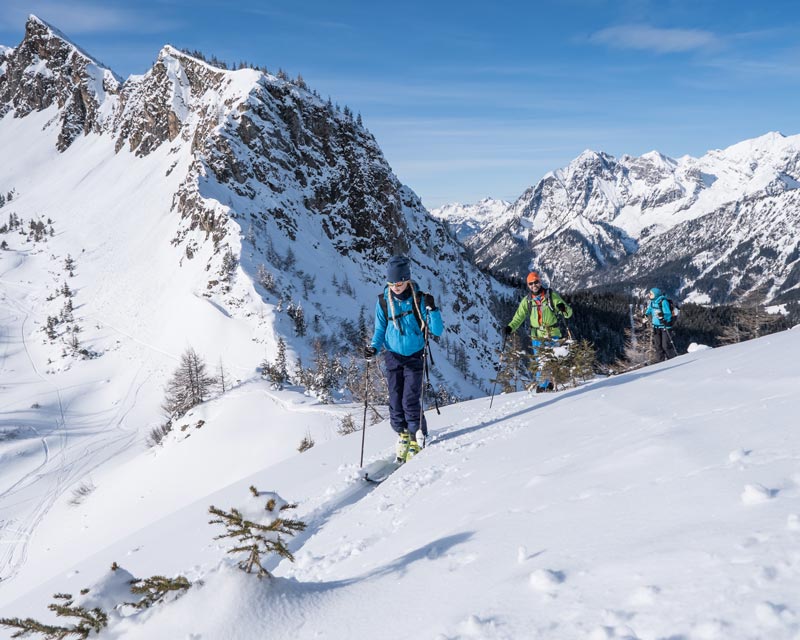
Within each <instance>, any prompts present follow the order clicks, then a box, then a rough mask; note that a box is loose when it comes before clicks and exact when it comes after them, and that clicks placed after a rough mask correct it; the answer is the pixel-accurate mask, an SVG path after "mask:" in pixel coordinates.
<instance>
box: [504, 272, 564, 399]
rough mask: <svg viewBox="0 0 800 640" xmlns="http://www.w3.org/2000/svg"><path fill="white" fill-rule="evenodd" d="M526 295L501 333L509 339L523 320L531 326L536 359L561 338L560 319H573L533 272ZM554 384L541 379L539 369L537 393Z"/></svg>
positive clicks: (562, 301) (560, 299) (551, 388)
mask: <svg viewBox="0 0 800 640" xmlns="http://www.w3.org/2000/svg"><path fill="white" fill-rule="evenodd" d="M527 285H528V290H529V291H530V294H529V295H526V296H525V297H524V298H523V299H522V300H521V301H520V303H519V307H517V312H516V313H515V314H514V317H513V318H512V319H511V322H509V323H508V325H507V326H506V327H504V328H503V333H505V335H506V336H510V335H511V334H512V333H514V332H515V331H516V330H517V329H519V328H520V327H521V326H522V324H523V323H524V322H525V320H526V319H529V322H530V326H531V351H532V352H533V357H534V358H537V356H538V353H539V350H540V349H541V348H542V347H555V346H556V345H557V344H558V341H559V340H560V338H561V329H559V327H558V320H559V316H563V317H564V318H571V317H572V308H571V307H570V306H569V305H568V304H567V303H566V302H564V299H563V298H562V297H561V296H560V295H559V294H558V293H556V292H555V291H553V290H551V289H548V288H546V287H544V286H543V285H542V280H541V278H540V277H539V274H538V273H537V272H536V271H531V272H530V273H529V274H528V278H527ZM552 390H553V382H552V381H551V380H548V379H546V378H544V377H543V376H542V372H541V367H539V368H538V369H537V371H536V393H541V392H542V391H552Z"/></svg>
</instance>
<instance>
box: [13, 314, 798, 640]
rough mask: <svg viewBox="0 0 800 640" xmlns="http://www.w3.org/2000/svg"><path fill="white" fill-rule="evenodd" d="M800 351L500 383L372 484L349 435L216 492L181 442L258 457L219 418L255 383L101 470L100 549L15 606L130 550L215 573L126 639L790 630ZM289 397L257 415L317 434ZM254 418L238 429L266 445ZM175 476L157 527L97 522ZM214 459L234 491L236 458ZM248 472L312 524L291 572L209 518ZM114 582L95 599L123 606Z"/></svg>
mask: <svg viewBox="0 0 800 640" xmlns="http://www.w3.org/2000/svg"><path fill="white" fill-rule="evenodd" d="M799 357H800V333H798V330H797V329H795V330H794V331H789V332H785V333H782V334H774V335H771V336H768V337H766V338H762V339H759V340H754V341H751V342H748V343H742V344H738V345H734V346H730V347H725V348H721V349H718V350H705V351H695V352H693V353H691V354H689V355H685V356H681V357H679V358H676V359H674V360H671V361H669V362H666V363H662V364H660V365H657V366H653V367H649V368H646V369H643V370H640V371H637V372H634V373H629V374H623V375H620V376H616V377H613V378H609V379H605V380H601V381H597V382H594V383H592V384H589V385H585V386H583V387H581V388H578V389H575V390H572V391H567V392H561V393H557V394H552V395H547V396H541V395H539V396H530V395H528V394H527V393H517V394H510V395H507V396H501V397H499V398H496V399H495V403H494V407H493V408H492V409H489V406H488V405H489V403H488V402H487V400H486V399H480V400H474V401H471V402H466V403H463V404H459V405H451V406H448V407H445V408H444V409H443V410H442V415H441V416H434V415H431V426H432V429H433V430H434V431H435V432H436V435H437V440H436V441H435V442H434V443H433V444H432V445H431V446H430V447H429V448H428V449H426V450H425V451H424V452H423V453H422V454H421V455H420V456H419V457H418V458H416V459H415V460H413V461H412V462H410V463H409V464H407V465H406V466H404V467H402V468H401V469H400V470H399V471H397V472H396V473H395V474H394V475H393V476H391V477H390V478H389V479H388V480H387V481H385V482H384V483H383V484H380V485H378V486H374V485H368V484H366V483H363V482H362V481H360V480H358V479H357V478H356V469H357V461H358V452H359V446H360V436H361V434H359V433H355V434H352V435H350V436H347V437H335V438H331V439H330V441H328V442H325V443H319V444H318V445H317V446H316V447H314V448H313V449H311V450H310V451H308V452H307V453H305V454H303V455H302V456H300V457H299V458H293V459H291V460H287V461H285V462H281V463H278V464H274V465H272V464H269V461H265V464H264V467H263V468H262V469H260V470H258V471H256V472H254V473H253V474H252V475H251V476H249V477H246V478H243V479H241V480H238V481H236V482H234V483H233V484H231V485H230V486H227V487H222V486H220V489H219V490H218V491H213V492H209V493H207V495H206V492H207V488H204V487H199V486H197V485H198V483H199V482H200V481H201V480H200V478H199V476H198V475H193V472H192V471H193V470H192V469H191V468H190V467H187V466H186V465H185V464H184V463H183V462H181V459H182V458H184V457H185V454H184V452H183V451H182V448H184V447H187V446H192V447H194V449H193V451H192V454H191V456H186V458H187V459H188V457H194V456H198V455H199V456H202V455H204V454H207V455H211V456H216V455H219V456H222V459H224V457H225V456H227V455H229V453H234V454H236V455H242V456H243V458H242V459H243V460H249V459H250V458H251V456H250V452H246V451H245V450H243V449H242V447H241V445H240V444H239V443H238V441H232V442H228V441H227V440H226V439H225V438H220V437H219V435H221V434H222V433H223V432H224V431H225V430H226V429H227V428H228V427H227V424H225V423H224V422H221V421H219V420H217V419H214V418H213V417H212V415H213V414H217V415H218V416H228V417H234V418H242V417H244V416H245V415H247V414H248V410H247V405H246V400H245V398H247V397H248V396H249V397H250V398H251V399H252V398H253V397H255V396H257V395H259V394H261V393H265V392H266V393H269V392H267V391H265V390H264V389H263V388H262V389H259V388H257V387H251V388H244V389H242V390H241V394H240V395H239V396H237V397H231V398H223V399H221V400H220V401H219V403H218V404H216V405H215V407H213V408H212V407H209V408H208V409H207V413H205V414H204V417H207V418H209V419H208V421H207V422H206V423H205V424H204V425H203V426H202V428H201V429H196V430H195V431H194V432H192V435H191V437H190V438H189V439H188V440H187V439H184V440H182V441H177V440H176V441H174V442H170V443H169V444H168V445H167V447H165V448H164V450H163V451H161V452H159V454H158V456H156V457H152V458H142V459H141V460H140V461H139V462H138V463H137V464H135V465H132V466H130V467H128V468H120V469H117V470H116V471H115V472H114V473H113V474H109V475H106V476H103V477H102V478H99V479H98V482H97V485H98V486H97V489H96V491H95V492H94V493H93V494H92V495H90V496H88V497H87V498H86V499H85V500H84V501H83V502H82V504H80V505H79V506H77V507H73V508H72V511H71V512H69V514H68V515H65V520H64V521H63V522H64V523H65V524H68V525H69V526H70V527H78V526H80V527H81V530H82V536H84V537H85V538H86V540H85V542H80V541H73V542H71V543H70V544H71V549H72V551H71V553H72V556H71V557H73V558H74V559H75V560H76V563H75V565H74V566H73V567H71V568H67V567H66V566H59V567H58V568H57V569H56V568H55V567H51V569H50V570H49V571H45V573H44V574H42V575H41V576H40V581H39V582H40V584H38V586H37V585H36V584H35V583H36V582H37V581H36V580H30V581H29V582H28V583H27V584H26V586H27V587H33V588H32V590H31V591H28V592H27V593H25V594H22V593H19V594H18V596H19V598H18V599H17V600H16V601H14V602H10V603H8V605H7V606H5V607H4V608H3V609H2V612H0V613H2V615H19V616H27V615H31V616H33V617H35V618H39V619H42V618H45V617H46V615H45V604H46V603H47V602H49V596H50V595H51V594H53V593H56V592H68V593H77V591H78V590H79V589H81V588H83V587H91V586H93V585H95V584H96V583H98V581H99V580H101V578H103V576H107V575H108V574H109V567H110V565H111V563H112V562H114V561H116V562H118V563H119V564H120V565H122V566H123V567H124V568H125V569H127V570H128V571H130V572H131V573H132V574H133V575H136V576H138V577H146V576H149V575H152V574H156V573H158V574H165V575H168V576H174V575H176V574H183V575H186V576H187V577H189V578H190V579H191V580H193V581H200V580H202V584H199V583H198V584H196V585H195V586H194V587H192V589H191V590H190V591H189V592H188V593H187V594H186V595H185V596H183V597H182V598H181V599H179V600H178V601H177V602H174V603H170V604H165V605H157V606H156V607H155V608H154V609H152V610H150V611H148V612H145V613H142V614H137V613H136V612H135V611H134V610H132V609H131V608H130V607H128V608H123V609H122V610H120V611H118V612H112V616H111V625H112V626H111V627H110V629H109V630H108V636H109V637H114V638H126V639H127V638H148V639H152V638H164V639H166V638H175V637H203V638H206V637H208V638H215V639H217V638H218V639H223V638H236V639H245V638H247V639H249V638H261V637H270V638H287V639H289V638H291V639H295V638H303V639H305V638H331V639H338V638H342V639H343V638H353V637H359V638H361V637H377V636H380V637H381V638H387V639H401V638H403V639H404V638H437V639H444V638H458V639H467V638H504V639H505V638H537V639H542V640H556V639H557V640H562V639H563V638H587V639H590V640H609V639H622V638H627V639H633V638H638V639H642V640H650V639H663V638H685V639H692V640H694V639H695V638H697V639H708V638H719V639H723V638H724V639H725V640H745V639H747V640H750V639H753V638H769V639H770V640H784V639H785V640H794V639H795V638H797V635H798V633H800V605H798V602H797V598H796V594H797V592H798V590H799V589H800V558H798V554H797V552H796V549H797V544H798V541H800V471H799V470H798V459H800V449H799V448H798V444H797V439H796V438H795V437H794V430H795V425H796V418H795V417H796V415H797V414H798V411H800V396H798V394H797V387H798V383H800V378H798V373H797V367H796V365H795V363H796V362H797V359H798V358H799ZM288 399H289V397H288V396H287V397H284V398H283V399H281V398H278V397H276V398H274V400H276V401H277V402H272V403H269V404H268V405H265V406H264V407H262V418H263V419H264V420H266V421H270V422H271V423H273V424H274V423H278V422H279V421H280V420H282V419H284V418H285V417H287V416H288V415H290V414H291V413H292V412H296V411H297V410H298V409H299V410H301V411H305V412H306V413H305V415H306V416H307V420H308V424H309V425H313V426H312V428H313V429H318V428H320V427H323V426H324V425H325V424H329V422H330V417H329V416H327V415H317V414H315V411H314V409H313V407H308V408H301V407H298V408H292V406H291V405H287V404H285V402H286V400H288ZM237 407H238V408H237ZM267 407H269V408H267ZM334 410H338V411H345V410H346V409H345V408H343V407H339V408H335V409H334ZM350 410H351V411H354V410H357V407H352V408H351V409H350ZM287 411H288V413H287ZM258 429H259V427H258V426H257V425H256V424H255V423H254V422H251V423H250V424H249V425H248V426H246V427H244V431H250V432H251V435H252V438H251V441H252V442H261V441H262V438H264V437H265V436H263V435H261V433H260V432H259V431H258ZM323 430H324V428H323ZM244 431H242V433H244ZM317 433H320V431H317ZM366 444H367V457H368V459H370V458H372V457H376V456H380V455H381V454H382V453H384V452H387V451H389V450H391V445H392V437H391V434H390V430H389V428H388V426H387V424H386V423H382V424H379V425H376V426H374V427H370V428H369V429H368V430H367V433H366ZM204 452H205V453H204ZM173 465H175V467H174V469H175V477H180V478H181V479H182V481H183V485H182V486H183V487H184V488H185V495H183V496H181V495H180V493H181V492H180V491H177V490H175V488H173V487H170V488H168V493H169V495H168V497H167V499H165V500H163V501H162V502H163V503H169V504H170V508H169V509H165V510H164V513H165V515H164V517H161V518H160V519H158V520H157V521H155V522H151V524H148V525H147V526H144V527H143V528H142V529H140V530H138V531H137V530H136V529H137V527H138V526H139V525H140V524H142V521H141V520H140V518H141V515H142V511H143V510H139V511H135V512H133V511H128V510H125V509H120V510H118V511H115V512H114V516H113V517H114V518H116V519H120V520H123V521H124V522H125V523H126V524H127V529H128V530H129V531H131V533H130V534H129V535H125V536H123V537H119V538H117V537H109V536H107V535H101V534H100V532H101V531H107V530H108V523H107V521H108V520H109V518H110V517H111V516H110V515H109V510H110V508H111V505H112V504H113V502H114V496H115V495H120V494H128V493H130V492H132V491H137V490H138V491H140V492H141V494H142V495H141V500H144V501H148V500H150V501H154V500H156V498H155V497H154V496H153V495H152V494H151V491H153V489H152V487H155V486H157V485H158V483H157V482H156V479H157V478H158V474H159V473H161V470H163V468H166V467H172V466H173ZM246 466H247V467H248V468H249V469H251V470H253V467H252V466H251V465H250V463H249V462H248V463H247V465H246ZM160 468H161V469H160ZM206 471H207V473H208V474H209V475H211V476H212V477H214V478H215V480H216V481H221V482H222V483H224V466H223V465H221V464H220V465H211V466H209V467H207V468H206ZM187 472H188V475H187ZM194 473H196V470H195V471H194ZM251 484H252V485H255V486H256V487H258V489H259V490H262V491H276V492H277V493H278V494H279V495H280V496H282V497H283V498H285V499H287V500H292V501H297V502H298V503H299V504H298V508H297V510H296V512H295V514H294V515H296V516H298V517H300V518H302V519H303V520H304V521H305V522H306V523H307V524H308V529H307V530H306V531H305V532H303V533H301V534H299V535H298V536H297V537H295V538H293V539H292V541H291V543H290V547H291V549H292V551H293V553H294V555H295V556H296V562H295V563H294V564H292V563H290V562H288V561H283V562H277V561H270V562H268V568H269V569H270V570H271V571H273V572H274V573H275V575H276V576H277V578H276V579H275V580H261V581H260V580H258V579H256V578H255V577H254V576H252V575H251V576H247V575H245V574H244V573H241V572H239V571H238V570H237V569H235V568H234V566H233V565H234V563H235V559H234V558H232V557H227V558H226V554H225V549H226V546H225V545H224V544H223V543H222V542H219V541H217V542H215V541H213V540H212V537H213V535H215V534H216V533H219V529H218V528H216V529H215V527H212V526H209V525H207V524H206V522H207V520H208V519H209V516H208V513H207V508H208V506H209V505H212V504H213V505H216V506H218V507H222V508H228V507H231V506H236V505H243V504H245V503H246V502H247V496H248V486H250V485H251ZM59 508H62V509H63V510H64V512H65V513H67V512H68V510H67V507H66V506H64V505H59ZM144 511H146V510H144ZM167 511H168V512H169V513H167ZM79 523H80V525H79ZM61 534H62V532H58V531H55V530H52V531H48V532H46V533H45V532H41V533H40V534H39V536H38V537H37V538H35V540H34V541H35V542H36V544H37V547H39V551H38V553H42V554H47V551H45V549H47V548H49V546H50V545H53V544H54V545H64V544H67V543H66V542H65V541H63V540H60V539H59V538H60V537H63V535H61ZM54 555H55V554H54ZM62 565H63V563H62ZM42 566H43V568H46V566H47V563H46V562H44V561H43V562H42ZM104 589H107V588H106V587H103V586H102V585H101V586H98V587H96V589H95V593H94V594H93V592H91V591H90V593H89V596H88V597H94V598H100V599H101V600H102V599H103V597H104V596H105V600H106V601H108V600H109V599H110V598H109V595H110V592H109V591H107V590H104Z"/></svg>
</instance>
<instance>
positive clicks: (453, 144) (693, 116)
mask: <svg viewBox="0 0 800 640" xmlns="http://www.w3.org/2000/svg"><path fill="white" fill-rule="evenodd" d="M496 4H497V6H492V4H491V3H488V2H471V1H469V0H466V1H463V0H462V1H460V2H450V1H446V2H436V1H435V0H428V1H427V2H418V1H416V0H413V1H410V2H408V1H407V2H403V3H380V2H378V3H376V2H366V1H365V0H361V1H354V0H344V1H342V0H337V1H336V2H331V1H330V0H325V1H322V0H304V1H303V2H297V1H296V0H292V1H290V0H281V1H276V2H248V1H246V0H242V1H241V2H236V3H227V2H221V1H220V2H217V1H212V0H191V1H189V0H139V1H138V2H115V1H114V0H106V1H104V2H94V1H93V0H77V1H76V2H58V1H56V0H42V1H40V0H2V2H1V3H0V44H5V45H9V46H14V45H15V44H17V43H18V42H19V40H20V39H21V38H22V35H23V30H24V23H25V19H26V17H27V15H28V14H29V13H34V14H36V15H38V16H39V17H41V18H42V19H44V20H46V21H48V22H50V23H51V24H53V25H54V26H56V27H58V28H59V29H60V30H61V31H63V32H65V33H66V34H67V35H68V36H70V37H71V38H72V40H74V41H75V42H76V43H77V44H79V45H81V46H82V47H83V48H84V49H86V50H87V51H89V52H90V53H91V54H92V55H94V56H95V57H96V58H98V59H100V60H102V61H103V62H104V63H105V64H107V65H108V66H110V67H111V68H112V69H114V70H115V71H116V72H117V73H119V74H120V75H122V76H123V77H127V76H128V75H129V74H131V73H143V72H144V71H146V70H147V69H148V68H149V67H150V65H151V64H152V63H153V61H154V60H155V58H156V56H157V54H158V51H159V49H160V48H161V46H162V45H164V44H166V43H169V44H172V45H175V46H177V47H188V48H190V49H199V50H201V51H203V52H205V53H206V54H208V55H211V54H213V55H216V56H217V57H218V58H220V59H223V60H227V61H230V62H237V61H239V60H246V61H248V62H252V63H256V64H259V65H265V66H267V67H268V68H269V69H270V70H271V71H276V70H277V69H278V68H283V69H284V70H286V71H287V72H288V73H290V74H291V75H297V74H298V73H299V74H302V76H303V77H304V79H305V80H306V82H307V83H308V84H309V85H310V86H311V87H312V88H315V89H316V90H317V91H318V92H319V93H320V94H322V95H323V96H328V95H330V96H331V97H332V98H333V100H334V101H335V102H338V103H340V104H341V105H345V104H346V105H349V106H350V107H351V108H352V109H353V111H354V112H357V113H358V112H360V113H361V114H362V118H363V120H364V124H365V126H367V128H369V129H370V131H372V133H373V134H374V135H375V137H376V138H377V140H378V142H379V144H380V145H381V147H382V148H383V150H384V153H385V154H386V157H387V159H388V161H389V163H390V164H391V165H392V167H393V169H394V170H395V173H397V175H398V176H399V178H400V179H401V180H402V181H403V182H405V183H406V184H408V185H409V186H410V187H411V188H413V189H414V190H415V191H416V192H417V193H418V194H419V195H420V196H421V197H422V199H423V202H424V203H425V204H426V205H427V206H428V207H436V206H440V205H441V204H443V203H445V202H452V201H459V202H474V201H476V200H478V199H480V198H482V197H486V196H491V197H495V198H504V199H507V200H513V199H516V198H517V197H518V196H519V195H520V194H521V193H522V191H523V190H524V189H526V188H527V187H529V186H531V185H532V184H534V183H535V182H536V181H537V180H538V179H539V178H541V177H542V175H544V174H545V173H546V172H547V171H549V170H551V169H555V168H558V167H560V166H563V165H565V164H566V163H568V162H569V161H570V160H571V159H572V158H574V157H575V156H577V155H578V154H579V153H580V152H581V151H583V150H584V149H587V148H589V149H595V150H602V151H605V152H607V153H610V154H612V155H615V156H620V155H622V154H625V153H628V154H632V155H640V154H642V153H645V152H647V151H650V150H652V149H657V150H659V151H661V152H663V153H666V154H668V155H671V156H681V155H684V154H690V155H702V154H703V153H705V152H706V151H707V150H709V149H715V148H723V147H726V146H728V145H731V144H734V143H736V142H738V141H740V140H743V139H745V138H750V137H755V136H759V135H762V134H764V133H766V132H768V131H781V132H783V133H784V134H787V135H789V134H795V133H798V132H800V126H798V116H797V113H798V111H800V104H799V102H800V101H799V100H798V97H800V17H799V16H798V13H797V10H796V4H795V3H794V2H788V1H782V0H775V1H772V2H769V3H755V2H752V1H747V2H740V1H739V0H730V1H709V2H705V1H703V0H694V1H672V0H659V1H650V0H616V1H615V2H606V1H604V0H561V1H548V0H527V1H526V2H517V1H514V2H499V3H496Z"/></svg>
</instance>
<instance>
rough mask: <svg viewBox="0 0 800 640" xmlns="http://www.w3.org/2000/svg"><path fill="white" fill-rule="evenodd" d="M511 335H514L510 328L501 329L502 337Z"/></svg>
mask: <svg viewBox="0 0 800 640" xmlns="http://www.w3.org/2000/svg"><path fill="white" fill-rule="evenodd" d="M512 333H514V330H513V329H512V328H511V327H509V326H508V325H506V326H505V327H503V335H504V336H510V335H511V334H512Z"/></svg>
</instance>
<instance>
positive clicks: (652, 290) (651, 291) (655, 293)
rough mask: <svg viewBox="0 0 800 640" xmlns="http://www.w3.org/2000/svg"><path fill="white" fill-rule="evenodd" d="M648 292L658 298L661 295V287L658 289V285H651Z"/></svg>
mask: <svg viewBox="0 0 800 640" xmlns="http://www.w3.org/2000/svg"><path fill="white" fill-rule="evenodd" d="M650 293H652V294H653V297H654V298H660V297H661V296H662V295H663V294H662V293H661V289H659V288H658V287H653V288H652V289H650Z"/></svg>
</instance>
